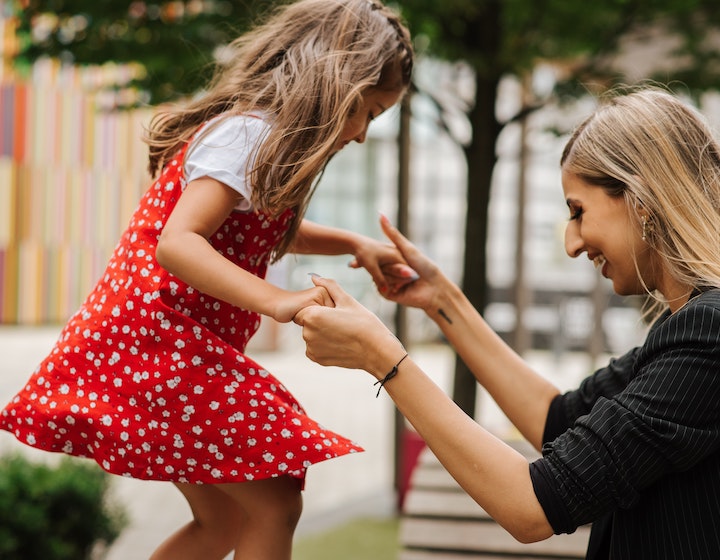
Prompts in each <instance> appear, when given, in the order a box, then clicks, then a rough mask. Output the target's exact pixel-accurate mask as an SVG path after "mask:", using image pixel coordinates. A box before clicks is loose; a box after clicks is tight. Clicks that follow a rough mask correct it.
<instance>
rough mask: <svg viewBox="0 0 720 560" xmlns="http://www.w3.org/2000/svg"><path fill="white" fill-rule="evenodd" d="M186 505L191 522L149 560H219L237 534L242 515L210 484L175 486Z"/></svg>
mask: <svg viewBox="0 0 720 560" xmlns="http://www.w3.org/2000/svg"><path fill="white" fill-rule="evenodd" d="M175 486H177V488H178V489H179V490H180V492H182V493H183V496H185V499H186V500H187V501H188V504H190V509H191V510H192V514H193V520H192V521H191V522H190V523H188V524H187V525H185V526H184V527H182V528H180V529H179V530H178V531H177V532H176V533H174V534H173V535H171V536H170V537H169V538H168V539H167V540H166V541H165V542H163V543H162V544H161V545H160V547H159V548H158V549H157V550H156V551H155V552H154V553H153V555H152V556H151V557H150V560H222V559H223V558H225V557H226V556H227V555H228V554H229V553H230V552H231V551H232V550H234V549H235V545H236V543H237V541H238V539H239V537H240V534H241V527H242V525H243V523H244V520H245V512H244V511H243V510H242V509H241V508H240V506H239V505H238V504H237V503H236V502H235V500H233V499H232V498H231V497H230V496H228V494H226V493H225V492H221V491H220V490H219V489H218V488H217V486H215V485H210V484H175Z"/></svg>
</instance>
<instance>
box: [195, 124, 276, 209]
mask: <svg viewBox="0 0 720 560" xmlns="http://www.w3.org/2000/svg"><path fill="white" fill-rule="evenodd" d="M267 131H268V125H267V124H266V123H265V121H263V120H262V119H261V118H258V117H256V116H249V115H233V116H225V117H221V118H218V119H217V120H215V121H210V122H209V123H208V124H207V131H205V130H203V131H200V133H199V134H198V135H197V137H196V138H195V139H194V140H193V141H192V142H191V143H190V146H189V148H188V151H187V155H186V157H185V180H186V182H187V183H189V182H190V181H193V180H195V179H199V178H201V177H211V178H213V179H215V180H216V181H220V182H221V183H224V184H226V185H227V186H229V187H230V188H232V189H233V190H235V191H237V192H238V194H239V195H240V196H241V197H242V200H241V202H240V203H239V204H238V206H237V207H236V208H237V209H238V210H249V209H250V208H251V206H252V205H251V203H250V200H251V195H252V188H251V185H250V184H249V183H248V180H247V172H248V169H250V168H251V167H252V162H253V160H254V155H255V152H256V150H257V147H258V146H259V144H260V142H261V141H262V140H263V138H264V137H265V135H266V134H267Z"/></svg>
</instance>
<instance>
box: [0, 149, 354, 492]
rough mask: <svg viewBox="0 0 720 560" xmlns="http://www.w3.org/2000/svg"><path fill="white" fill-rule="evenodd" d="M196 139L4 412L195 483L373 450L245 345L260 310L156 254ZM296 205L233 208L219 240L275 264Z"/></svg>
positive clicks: (21, 426)
mask: <svg viewBox="0 0 720 560" xmlns="http://www.w3.org/2000/svg"><path fill="white" fill-rule="evenodd" d="M183 156H184V150H183V151H182V152H181V153H179V154H178V155H177V157H176V158H175V159H174V160H173V161H171V162H169V163H168V164H167V166H166V167H165V169H164V170H163V173H162V175H161V176H160V177H159V179H158V180H157V181H155V182H154V183H153V185H152V186H151V188H150V189H149V190H148V191H147V193H146V194H145V195H144V197H143V198H142V200H141V202H140V204H139V206H138V208H137V210H136V211H135V213H134V215H133V216H132V219H131V221H130V224H129V226H128V229H127V230H126V231H125V233H124V234H123V236H122V238H121V240H120V242H119V244H118V246H117V247H116V249H115V251H114V252H113V255H112V257H111V259H110V262H109V263H108V266H107V269H106V271H105V273H104V275H103V276H102V278H101V279H100V281H99V282H98V284H97V285H96V286H95V288H94V290H93V291H92V292H91V293H90V295H89V296H88V298H87V300H86V301H85V302H84V304H83V305H82V306H81V307H80V309H79V310H78V311H77V312H76V313H75V314H74V315H73V316H72V317H71V318H70V320H69V322H68V324H67V325H66V326H65V328H64V329H63V331H62V332H61V334H60V336H59V338H58V341H57V343H56V345H55V347H54V348H53V350H52V351H51V353H50V354H49V355H48V357H47V358H46V359H45V360H44V361H43V362H42V363H41V364H40V365H39V366H38V368H37V369H36V371H35V372H34V374H33V375H32V377H31V378H30V380H29V381H28V382H27V384H26V385H25V387H24V388H23V389H22V390H21V391H20V392H19V393H18V394H17V395H16V396H15V397H14V398H13V399H12V401H11V402H10V403H9V404H8V406H7V407H6V408H5V409H4V410H3V411H2V413H1V414H0V428H2V429H5V430H7V431H9V432H11V433H13V434H14V435H15V437H17V439H18V440H20V441H22V442H24V443H26V444H28V445H31V446H33V447H37V448H39V449H44V450H47V451H56V452H64V453H67V454H70V455H76V456H80V457H90V458H92V459H94V460H95V461H96V462H97V463H98V464H99V465H100V466H101V467H102V468H103V469H105V470H107V471H109V472H111V473H115V474H119V475H123V476H129V477H133V478H141V479H149V480H167V481H174V482H191V483H219V482H240V481H246V480H259V479H265V478H269V477H275V476H280V475H290V476H293V477H297V478H301V479H303V478H304V476H305V471H306V469H307V467H308V466H310V465H311V464H313V463H317V462H320V461H324V460H326V459H331V458H333V457H338V456H341V455H344V454H347V453H352V452H356V451H362V449H361V448H359V447H358V446H356V445H355V444H353V443H352V442H351V441H349V440H347V439H345V438H343V437H342V436H339V435H337V434H335V433H333V432H331V431H328V430H326V429H324V428H323V427H321V426H320V425H318V423H317V422H315V421H314V420H312V419H311V418H309V417H308V416H306V415H305V413H304V411H303V409H302V407H301V406H300V404H299V403H298V402H297V401H296V400H295V398H294V397H293V396H292V395H291V394H290V393H289V392H288V391H287V389H286V388H285V387H283V385H282V383H280V382H279V381H278V380H277V379H276V378H275V377H273V376H272V375H271V374H270V373H268V372H267V371H266V370H265V369H263V368H262V366H260V365H258V364H257V363H255V362H254V361H253V360H251V359H250V358H249V357H247V356H246V355H245V354H244V353H243V351H244V349H245V346H246V344H247V342H248V340H249V339H250V337H251V336H252V335H253V334H254V333H255V331H256V330H257V328H258V327H259V325H260V317H259V315H258V314H256V313H251V312H249V311H246V310H244V309H240V308H237V307H234V306H232V305H230V304H228V303H225V302H223V301H220V300H217V299H215V298H213V297H210V296H208V295H206V294H204V293H202V292H199V291H197V290H195V289H193V288H192V287H191V286H188V285H187V284H185V283H184V282H182V281H181V280H179V279H178V278H176V277H175V276H173V275H172V274H170V273H168V272H166V271H165V270H163V269H162V268H161V267H160V266H159V265H158V263H157V261H156V260H155V247H156V244H157V239H158V236H159V234H160V231H161V230H162V228H163V226H164V224H165V222H166V220H167V218H168V216H169V214H170V212H171V211H172V209H173V207H174V205H175V203H176V202H177V200H178V197H179V196H180V194H181V192H182V188H183V186H184V178H183V171H182V161H183ZM291 218H292V212H291V211H288V212H286V213H284V214H283V215H282V216H280V218H279V219H272V218H270V217H269V216H266V215H264V214H261V213H253V212H247V213H244V212H233V213H232V214H231V215H230V216H229V217H228V218H227V220H226V221H225V223H224V224H223V225H222V226H221V227H220V229H219V230H218V231H217V232H216V233H215V234H214V235H213V236H212V238H211V239H210V243H211V244H212V245H213V247H214V248H215V249H216V250H217V251H218V252H219V253H221V254H222V255H224V256H225V257H227V258H228V259H230V260H231V261H233V262H234V263H236V264H238V265H239V266H242V267H243V268H244V269H246V270H248V271H250V272H252V273H253V274H256V275H257V276H259V277H264V276H265V272H266V269H267V264H268V260H269V258H270V254H271V252H272V249H273V247H274V246H275V245H276V244H277V243H278V242H279V241H280V239H281V238H282V236H283V235H284V234H285V232H286V231H287V228H288V226H289V222H290V220H291Z"/></svg>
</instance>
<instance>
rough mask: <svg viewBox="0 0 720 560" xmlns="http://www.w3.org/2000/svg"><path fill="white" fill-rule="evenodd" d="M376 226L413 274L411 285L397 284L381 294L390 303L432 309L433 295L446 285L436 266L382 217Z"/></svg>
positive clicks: (434, 296) (445, 279) (447, 281)
mask: <svg viewBox="0 0 720 560" xmlns="http://www.w3.org/2000/svg"><path fill="white" fill-rule="evenodd" d="M380 226H381V227H382V230H383V232H384V233H385V235H386V236H387V237H388V239H389V240H390V241H391V242H392V243H393V244H394V245H395V247H396V248H397V250H398V251H399V252H400V255H401V256H402V259H403V261H405V262H406V263H407V264H408V266H410V268H411V269H412V270H413V271H414V272H415V273H416V274H417V276H418V278H417V279H416V280H415V281H413V282H406V283H404V284H398V285H396V286H395V287H394V289H390V290H387V291H386V292H381V293H382V295H383V296H385V297H386V298H387V299H389V300H391V301H395V302H397V303H399V304H401V305H407V306H409V307H418V308H420V309H423V310H425V311H427V310H428V309H429V308H431V307H432V306H433V305H434V301H435V299H436V297H437V293H438V291H439V290H441V289H442V286H443V284H444V283H450V280H449V279H447V278H446V277H445V276H444V275H443V273H442V272H441V271H440V269H439V268H438V266H437V265H436V264H435V263H434V262H432V261H431V260H430V259H429V258H427V257H426V256H425V255H424V254H423V253H421V252H420V250H418V248H417V247H415V245H413V244H412V243H411V242H410V241H409V240H408V239H407V237H405V236H404V235H403V234H401V233H400V231H398V229H397V228H396V227H394V226H393V225H392V224H391V223H390V220H388V219H387V218H386V217H385V216H381V217H380Z"/></svg>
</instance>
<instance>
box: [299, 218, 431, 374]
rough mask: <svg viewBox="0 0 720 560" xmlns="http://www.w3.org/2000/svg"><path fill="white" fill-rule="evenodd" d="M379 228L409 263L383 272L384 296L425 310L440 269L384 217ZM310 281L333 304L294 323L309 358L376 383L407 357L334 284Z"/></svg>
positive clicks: (381, 326)
mask: <svg viewBox="0 0 720 560" xmlns="http://www.w3.org/2000/svg"><path fill="white" fill-rule="evenodd" d="M380 225H381V227H382V229H383V232H384V233H385V235H386V236H387V237H388V239H389V240H390V241H391V242H392V243H394V244H395V246H396V247H397V249H398V250H399V251H400V254H401V255H402V257H403V259H404V260H405V262H406V263H407V265H404V264H400V263H395V264H392V265H386V266H385V267H384V268H383V271H384V273H385V274H386V277H387V278H388V283H387V288H386V289H384V290H383V289H381V290H380V293H381V294H382V295H383V296H384V297H386V298H387V299H389V300H391V301H395V302H397V303H399V304H402V305H409V306H412V307H420V308H423V309H425V308H427V306H428V305H430V303H431V301H432V294H433V285H432V282H433V279H434V278H436V277H437V276H439V271H438V270H437V267H436V266H435V265H434V264H433V263H432V262H431V261H430V260H429V259H427V258H426V257H425V256H424V255H422V253H420V252H419V251H418V250H417V249H416V248H415V247H414V245H412V244H411V243H410V242H409V241H408V240H407V238H405V237H404V236H403V235H402V234H401V233H400V232H399V231H398V230H397V229H396V228H395V227H393V226H392V225H391V224H390V222H389V220H388V219H387V218H386V217H384V216H382V217H381V219H380ZM312 281H313V283H314V284H315V286H317V287H322V288H324V289H325V290H327V293H328V295H329V297H330V299H331V300H332V304H331V305H327V306H322V305H311V306H308V307H304V308H303V309H301V310H300V311H298V312H297V314H296V315H295V317H294V318H293V321H294V322H295V323H297V324H298V325H300V326H301V327H302V328H303V339H304V340H305V344H306V346H307V350H306V355H307V357H308V358H310V359H311V360H312V361H314V362H317V363H318V364H320V365H323V366H330V365H334V366H340V367H345V368H351V369H363V370H365V371H367V372H369V373H371V374H372V375H373V376H375V377H379V376H381V375H384V374H385V373H387V371H386V370H387V369H388V364H389V363H390V362H391V361H393V360H395V361H397V359H396V357H397V356H398V355H401V354H402V352H404V350H403V348H402V344H401V343H400V341H399V340H398V339H397V338H396V337H395V335H393V334H392V332H391V331H390V330H389V329H388V328H387V327H386V326H385V325H384V324H383V323H382V321H381V320H380V319H379V318H378V317H377V316H376V315H375V314H374V313H372V312H371V311H369V310H368V309H366V308H365V307H364V306H363V305H361V304H360V303H359V302H358V301H356V300H355V299H354V298H353V297H352V296H350V295H349V294H348V293H347V292H345V291H344V290H343V289H342V288H341V287H340V285H339V284H338V283H337V282H336V281H335V280H331V279H329V278H322V277H320V276H317V275H312ZM333 305H334V306H333ZM393 363H394V362H393ZM390 365H392V364H390Z"/></svg>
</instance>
